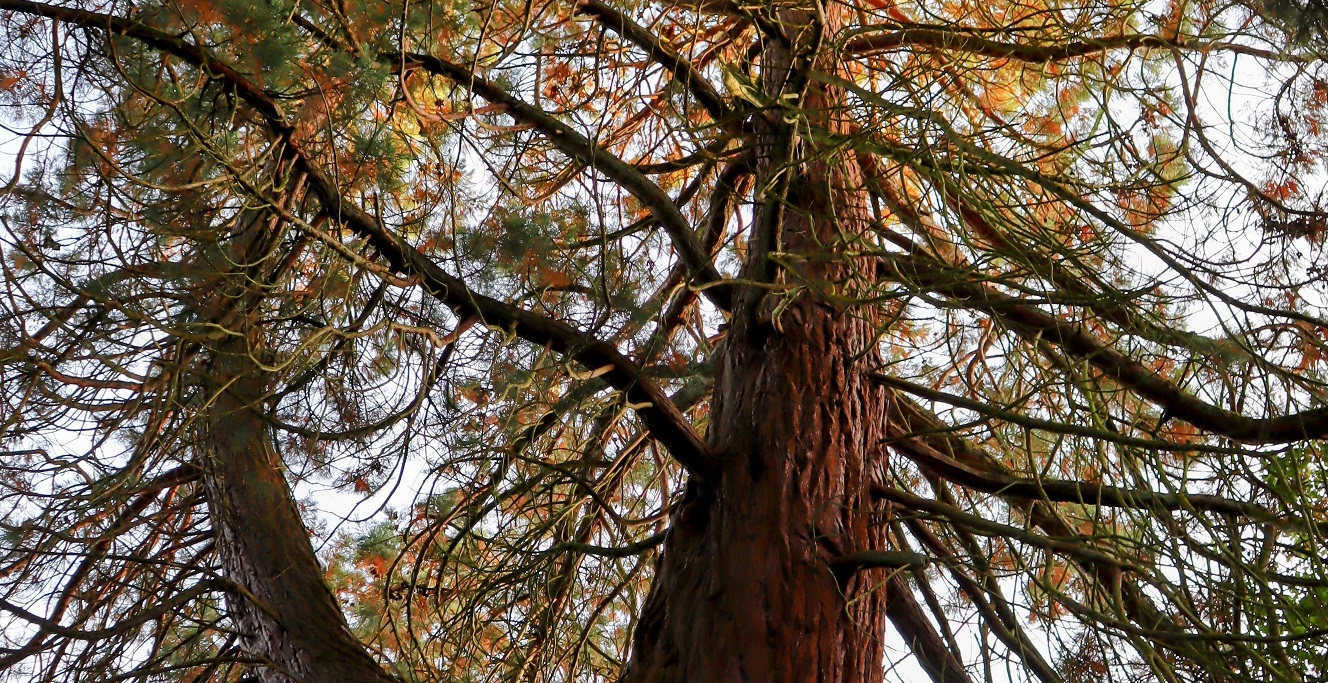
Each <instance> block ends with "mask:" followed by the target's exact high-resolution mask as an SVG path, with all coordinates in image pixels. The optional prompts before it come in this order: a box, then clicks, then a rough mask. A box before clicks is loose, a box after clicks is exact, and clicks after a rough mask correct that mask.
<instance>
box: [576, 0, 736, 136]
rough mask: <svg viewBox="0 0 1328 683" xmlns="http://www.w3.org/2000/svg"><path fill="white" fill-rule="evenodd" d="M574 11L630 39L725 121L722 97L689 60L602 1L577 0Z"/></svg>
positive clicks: (717, 119)
mask: <svg viewBox="0 0 1328 683" xmlns="http://www.w3.org/2000/svg"><path fill="white" fill-rule="evenodd" d="M577 12H579V13H581V14H586V15H590V16H593V17H595V19H597V20H598V21H599V22H600V23H602V24H604V25H605V26H607V27H608V28H609V29H610V30H612V31H614V32H616V33H618V34H619V35H621V36H622V37H624V38H626V39H627V40H629V41H631V42H632V44H634V45H636V46H637V47H638V48H640V49H641V50H642V51H643V52H645V53H646V55H647V56H649V57H650V58H651V59H653V60H655V61H656V62H658V63H659V64H660V65H661V66H663V67H664V68H666V69H668V70H669V73H671V74H673V77H674V78H676V79H677V80H678V81H679V82H680V83H682V84H683V85H684V86H686V87H687V88H688V89H689V90H690V91H691V92H692V95H693V96H694V97H695V98H696V101H697V102H699V103H701V106H702V107H705V110H706V111H707V112H709V114H710V118H711V119H713V120H714V121H715V122H716V123H718V124H720V125H724V124H725V123H726V122H728V120H729V117H730V112H729V108H728V106H727V105H726V104H725V103H724V98H722V97H720V95H719V93H718V92H716V91H715V88H714V86H712V85H710V81H708V80H706V78H705V77H704V76H702V75H701V74H699V73H697V71H696V69H695V68H694V67H693V66H692V63H691V62H690V61H689V60H688V59H687V58H686V57H683V56H682V55H680V54H679V53H678V51H677V50H675V49H673V48H672V47H670V46H669V45H667V44H666V43H665V42H664V41H663V40H660V39H659V38H658V37H656V36H655V34H653V33H651V32H650V31H648V30H646V29H645V28H644V27H642V26H641V25H640V24H637V23H636V22H634V21H632V19H631V17H628V16H627V15H625V14H623V13H622V12H619V11H618V10H616V9H614V8H613V7H610V6H609V5H608V4H606V3H605V2H603V0H578V2H577Z"/></svg>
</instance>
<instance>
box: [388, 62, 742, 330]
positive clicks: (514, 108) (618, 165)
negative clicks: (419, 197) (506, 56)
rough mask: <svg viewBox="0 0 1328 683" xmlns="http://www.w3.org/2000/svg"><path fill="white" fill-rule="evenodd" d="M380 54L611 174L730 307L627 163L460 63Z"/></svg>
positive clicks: (696, 277) (684, 226)
mask: <svg viewBox="0 0 1328 683" xmlns="http://www.w3.org/2000/svg"><path fill="white" fill-rule="evenodd" d="M381 59H383V60H384V61H387V62H390V63H392V64H403V63H404V65H405V68H407V69H409V68H411V67H418V68H422V69H424V70H425V71H427V72H429V73H431V74H434V75H437V76H442V77H444V78H447V79H448V80H451V81H452V82H454V83H456V84H458V85H460V86H462V87H464V88H467V89H469V90H470V91H471V92H473V93H475V94H476V95H479V96H480V97H483V98H484V99H486V100H488V101H489V102H492V103H494V104H500V105H503V106H504V107H506V110H505V112H504V113H506V114H507V115H508V116H511V117H512V118H513V119H516V120H517V121H519V122H521V123H524V124H528V125H530V126H532V127H533V128H534V129H535V130H537V131H539V132H540V133H542V134H543V135H544V137H545V138H546V139H547V140H548V141H549V143H550V144H552V145H553V146H554V147H556V148H558V150H559V151H561V152H563V153H564V154H566V155H568V156H570V157H572V158H573V159H576V160H577V161H580V162H582V163H584V164H586V165H588V166H590V167H592V168H594V169H596V170H598V171H600V172H601V173H603V174H604V175H606V176H608V177H609V178H611V179H612V180H613V181H614V182H616V183H618V185H620V186H621V187H622V188H623V189H625V190H627V191H628V192H630V193H631V194H632V196H634V197H636V198H637V200H639V201H640V202H641V203H642V204H644V205H645V207H646V209H647V210H648V211H650V213H651V215H653V216H654V217H655V220H657V221H659V224H660V226H661V227H663V228H664V232H665V233H667V234H668V236H669V238H670V239H671V240H672V241H673V248H674V249H675V250H676V251H677V252H678V258H679V259H681V260H682V262H683V264H684V265H686V266H687V272H688V273H689V274H690V275H691V278H692V280H693V281H694V282H695V283H696V284H697V285H698V286H700V287H703V289H702V291H703V293H704V294H705V296H706V298H707V299H710V301H711V303H713V304H715V306H717V307H718V308H720V309H721V310H725V311H727V310H729V309H730V308H731V296H730V293H729V287H728V286H727V285H726V284H725V283H724V282H723V278H722V277H721V276H720V274H719V271H717V270H715V266H714V264H713V263H711V262H710V255H709V254H707V253H706V250H705V249H704V248H703V247H702V246H701V243H700V241H699V240H698V239H697V238H696V233H695V232H694V231H693V230H692V227H691V225H690V224H689V223H688V222H687V219H686V217H684V216H683V215H682V212H681V211H679V210H678V206H677V204H675V203H674V202H673V200H672V199H670V198H669V196H668V195H667V194H666V193H665V192H664V191H663V190H661V189H660V188H659V186H658V185H656V184H655V183H654V182H652V181H651V180H650V179H649V178H647V177H646V176H645V174H643V173H641V172H640V171H638V170H637V169H636V168H635V167H633V166H632V165H631V164H629V163H627V162H625V161H623V160H622V159H619V158H618V157H617V156H615V155H613V154H612V153H610V152H609V151H608V150H606V149H604V148H603V147H600V146H599V145H598V144H596V143H595V142H594V141H592V140H590V139H588V138H586V137H585V136H583V135H581V134H580V133H578V132H576V130H574V129H573V128H572V127H571V126H569V125H567V124H565V123H563V122H562V121H559V120H558V119H556V118H554V117H553V116H551V115H549V114H548V113H547V112H545V111H543V110H542V109H539V108H537V107H535V106H533V105H531V104H529V103H527V102H525V101H524V100H522V99H520V98H518V97H516V96H514V95H512V94H511V93H509V92H507V91H506V90H504V89H502V88H500V87H498V86H497V85H495V84H493V83H490V82H489V81H487V80H485V79H483V78H481V77H480V76H479V75H478V74H476V73H474V72H472V71H471V70H470V69H468V68H466V67H464V66H462V65H460V64H457V63H455V62H451V61H448V60H446V59H444V58H442V57H438V56H436V55H426V54H406V55H402V54H394V53H386V54H383V55H382V56H381Z"/></svg>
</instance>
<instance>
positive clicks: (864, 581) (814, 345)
mask: <svg viewBox="0 0 1328 683" xmlns="http://www.w3.org/2000/svg"><path fill="white" fill-rule="evenodd" d="M781 18H782V19H783V21H782V22H781V23H783V24H784V25H785V26H786V27H798V26H802V27H806V26H808V25H809V24H810V23H811V16H810V15H809V14H808V13H805V12H785V13H784V15H783V17H781ZM798 39H804V40H805V39H808V35H806V34H804V35H802V36H799V37H798V38H796V39H795V44H798ZM773 42H774V41H772V43H773ZM791 61H792V57H790V56H789V54H788V53H787V51H783V50H780V49H778V48H771V49H767V51H766V54H765V55H764V57H763V64H764V66H763V69H764V73H765V75H766V79H767V88H771V82H772V81H773V79H772V78H771V75H772V74H773V73H775V72H776V70H777V69H778V68H779V67H780V65H787V64H789V63H790V62H791ZM827 66H829V67H831V68H829V69H827ZM818 67H819V68H821V69H826V70H832V71H833V65H818ZM770 94H772V95H775V94H777V93H775V92H773V89H772V92H771V93H770ZM840 96H841V95H840V94H839V93H834V92H828V91H826V90H822V89H819V88H818V86H817V85H816V84H815V83H813V84H812V85H811V87H810V89H809V93H808V97H807V99H806V100H805V106H804V111H807V112H809V114H808V116H809V118H813V119H819V120H817V123H818V124H819V125H823V126H826V127H829V128H832V129H834V128H842V126H841V125H839V124H837V123H835V122H833V121H830V120H829V116H824V115H820V114H818V112H826V111H832V110H833V107H830V106H828V105H829V104H831V103H833V102H835V101H836V100H837V99H838V98H839V97H840ZM770 139H771V140H773V141H772V142H768V143H767V145H766V154H765V156H766V158H765V159H762V160H761V162H760V163H759V164H758V177H757V179H756V187H757V188H758V189H759V188H766V187H770V182H771V178H772V176H773V174H774V172H775V171H776V170H777V169H775V168H772V167H773V166H775V164H774V163H772V160H771V157H772V156H776V155H777V154H778V153H777V152H774V153H772V152H771V150H772V149H777V145H778V141H777V136H775V135H771V136H770ZM806 151H807V150H806V149H803V150H801V152H802V153H803V154H805V152H806ZM794 154H795V155H797V154H799V152H798V151H795V152H794ZM862 186H863V183H862V180H861V176H860V173H859V172H858V169H857V167H856V164H855V163H854V160H853V158H852V156H851V152H850V153H844V154H840V155H837V156H834V157H832V158H830V159H828V160H818V161H814V162H810V163H804V164H802V165H801V166H800V168H799V169H798V171H797V172H796V173H794V174H793V175H792V176H791V177H790V179H789V188H788V197H787V199H788V201H787V203H786V204H785V206H786V207H787V208H785V210H784V211H783V213H782V217H781V218H779V219H778V221H779V230H780V233H781V237H780V239H779V241H778V244H779V245H780V250H781V251H784V252H792V253H799V254H812V253H822V254H824V253H825V252H827V251H828V252H832V253H833V252H835V251H839V250H841V248H842V245H843V244H844V242H845V240H846V238H847V239H852V238H853V237H854V236H857V235H861V234H863V233H864V232H866V230H867V227H868V220H869V213H868V211H867V202H866V197H865V194H864V193H863V192H862V191H861V189H860V188H862ZM774 205H777V202H776V201H767V202H765V208H764V210H763V211H766V212H768V211H771V210H773V209H772V208H771V207H772V206H774ZM761 221H762V217H761V216H760V215H758V217H757V221H756V223H757V224H758V225H759V224H760V223H761ZM753 243H754V244H756V245H757V246H755V247H754V249H759V238H754V239H753ZM852 265H853V264H850V263H846V262H844V261H842V260H841V261H839V262H838V263H825V262H824V261H822V262H820V263H819V264H817V263H815V262H814V261H809V262H808V265H804V266H801V267H799V270H798V272H797V276H796V277H794V276H789V277H788V278H787V280H786V281H787V282H789V283H793V282H797V281H798V280H799V279H801V280H804V281H808V280H810V281H812V282H814V283H815V284H813V286H812V287H810V288H809V290H807V291H803V292H802V293H800V294H798V295H796V297H795V298H794V299H793V301H792V302H791V303H789V304H788V305H787V307H786V308H784V310H782V311H781V312H778V313H776V312H775V311H774V309H775V306H776V304H777V303H778V302H779V301H782V298H780V297H774V296H771V297H766V298H765V300H761V299H759V298H757V297H739V298H740V299H747V300H748V302H747V303H742V304H739V306H738V308H737V310H735V311H734V315H733V318H732V324H731V326H730V328H729V331H728V334H727V336H726V340H725V342H724V344H723V346H722V348H721V350H719V352H718V353H719V356H718V359H717V360H718V362H717V366H716V367H717V375H716V379H715V391H714V396H713V398H712V404H711V422H710V427H709V434H708V440H709V442H710V444H711V445H712V446H713V447H714V449H715V452H716V453H718V454H719V456H720V458H721V459H722V472H721V474H720V476H719V477H718V479H717V480H716V481H713V482H709V483H699V482H693V483H691V484H689V486H688V489H687V492H686V494H685V497H684V500H683V502H682V504H681V506H680V507H679V509H678V511H677V512H676V514H675V515H674V518H673V526H672V528H671V530H670V532H669V537H668V539H667V540H666V541H665V545H664V551H663V554H662V556H661V559H660V563H659V566H658V574H657V576H656V578H655V584H654V586H653V588H652V593H651V597H650V599H649V601H648V602H647V605H646V607H645V610H644V613H643V615H642V617H641V621H640V625H639V626H638V628H637V632H636V634H635V637H634V643H633V655H632V661H631V663H630V664H629V667H628V672H627V674H626V676H625V679H624V680H625V681H628V682H629V683H665V682H669V683H673V682H677V683H682V682H684V681H688V682H704V681H760V682H763V683H764V682H771V683H779V682H788V683H793V682H797V683H814V682H825V683H831V682H834V683H850V682H851V683H871V682H874V681H880V680H881V678H882V676H883V662H884V644H883V639H884V637H885V624H886V614H887V609H886V604H885V594H884V591H883V590H882V585H881V584H882V582H883V581H884V580H885V579H886V577H887V576H888V574H887V572H886V571H885V570H864V571H859V572H857V573H856V574H854V575H852V576H849V577H836V575H835V573H834V572H832V570H831V569H830V567H829V565H828V564H827V560H828V559H830V558H832V557H834V556H837V555H842V554H845V553H851V552H854V551H859V550H868V549H884V548H885V547H886V541H885V528H884V525H883V524H882V522H883V519H882V516H883V514H884V513H883V511H882V508H881V506H880V505H879V504H876V503H874V502H873V500H872V496H871V494H870V486H871V484H872V483H873V482H878V483H879V482H881V481H882V478H883V476H884V451H883V442H884V440H885V438H886V414H887V411H886V406H887V404H886V400H887V397H886V394H885V392H883V391H882V390H881V389H880V388H879V387H878V386H877V385H876V384H875V383H873V382H872V381H871V380H870V379H869V378H868V377H867V374H866V373H867V372H868V371H869V370H870V369H872V368H874V367H877V366H879V361H880V355H879V353H878V352H877V351H876V347H875V326H874V324H873V322H872V321H871V320H864V319H862V318H861V317H857V316H858V315H860V314H861V311H860V310H848V311H845V310H844V307H843V306H842V305H839V304H836V303H835V302H834V301H832V298H831V297H827V296H825V295H824V294H823V292H825V291H835V292H838V293H841V294H843V293H847V291H848V289H846V288H845V287H844V286H843V282H844V281H846V280H847V278H848V276H849V274H850V271H851V268H852ZM762 268H763V266H762V264H761V263H759V262H756V261H755V260H753V262H751V263H749V264H748V265H747V268H746V272H747V273H748V274H751V273H760V272H761V270H762ZM814 290H820V291H819V292H817V291H814ZM772 318H774V319H777V323H778V324H777V326H776V325H775V320H772Z"/></svg>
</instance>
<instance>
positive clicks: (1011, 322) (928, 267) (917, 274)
mask: <svg viewBox="0 0 1328 683" xmlns="http://www.w3.org/2000/svg"><path fill="white" fill-rule="evenodd" d="M880 265H881V273H882V274H883V275H884V276H885V277H886V278H888V279H891V280H895V281H897V282H901V283H904V284H909V285H913V286H916V287H918V288H919V289H921V290H924V291H929V292H936V293H938V294H941V295H943V296H945V297H947V298H949V299H953V300H955V301H960V302H963V304H964V305H965V306H966V307H968V308H972V309H976V310H980V311H983V312H985V313H987V314H988V315H990V316H992V317H993V318H995V319H997V320H999V321H1000V322H1001V323H1002V324H1004V325H1005V326H1006V327H1008V328H1009V329H1011V330H1012V331H1014V332H1015V333H1016V334H1018V335H1019V336H1021V337H1023V338H1025V339H1027V340H1040V341H1045V342H1050V343H1053V344H1056V345H1057V346H1059V347H1061V348H1062V349H1064V350H1065V352H1066V353H1068V354H1070V355H1072V356H1075V357H1078V358H1082V359H1084V360H1086V361H1088V363H1089V364H1091V365H1092V366H1093V367H1095V368H1097V369H1098V370H1101V371H1102V372H1103V373H1105V374H1106V375H1107V376H1109V377H1111V378H1112V379H1114V380H1116V381H1117V382H1119V383H1120V384H1121V385H1122V386H1124V387H1125V388H1127V389H1130V390H1131V391H1133V392H1134V393H1136V394H1138V395H1140V396H1142V397H1143V398H1145V399H1147V400H1148V401H1150V402H1152V403H1154V404H1155V405H1157V406H1159V407H1160V408H1162V410H1163V414H1165V415H1168V416H1170V417H1174V418H1176V419H1179V420H1183V421H1185V422H1188V423H1190V424H1192V425H1194V426H1195V427H1198V428H1199V429H1202V430H1204V431H1207V432H1210V433H1212V434H1216V435H1218V436H1225V437H1227V438H1229V439H1232V440H1234V441H1239V442H1243V443H1249V444H1277V443H1289V442H1292V441H1301V440H1304V439H1323V438H1328V406H1324V407H1320V408H1313V409H1310V410H1305V411H1302V412H1299V413H1294V414H1291V415H1282V416H1279V417H1270V418H1252V417H1247V416H1245V415H1242V414H1240V413H1237V412H1235V411H1231V410H1226V409H1223V408H1219V407H1217V406H1215V405H1212V404H1211V403H1207V402H1205V401H1203V400H1201V399H1199V398H1198V397H1196V396H1194V395H1192V394H1189V393H1187V392H1186V391H1185V390H1183V389H1181V388H1180V387H1178V386H1176V385H1175V384H1173V383H1172V382H1170V381H1168V380H1166V379H1163V378H1162V377H1159V376H1158V375H1157V374H1156V373H1154V372H1153V371H1152V370H1150V369H1148V368H1147V367H1145V366H1144V365H1143V364H1142V363H1140V362H1139V361H1136V360H1134V359H1132V358H1130V357H1128V356H1126V355H1124V354H1122V353H1121V352H1119V351H1117V350H1115V349H1114V348H1112V347H1111V346H1110V345H1109V344H1107V343H1105V342H1103V341H1101V340H1099V339H1098V338H1097V337H1095V336H1093V334H1092V333H1090V332H1089V331H1088V330H1086V329H1084V328H1083V327H1081V326H1079V325H1076V324H1074V323H1069V322H1065V321H1062V320H1059V319H1058V318H1056V317H1055V316H1053V315H1051V314H1049V313H1047V312H1045V311H1043V310H1042V309H1040V308H1038V307H1037V306H1035V305H1033V304H1030V303H1027V302H1025V301H1023V300H1021V299H1019V298H1017V297H1014V296H1010V295H1008V294H1003V293H1001V292H998V291H996V290H995V289H993V288H992V287H989V286H986V285H982V284H979V283H976V282H974V281H973V278H972V277H971V275H970V274H969V273H966V272H964V271H961V270H958V269H955V268H950V267H947V266H945V265H944V264H942V263H940V262H938V261H936V260H935V259H932V258H929V257H925V256H922V255H911V256H906V257H899V256H889V257H886V258H883V259H881V261H880Z"/></svg>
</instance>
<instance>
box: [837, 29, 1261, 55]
mask: <svg viewBox="0 0 1328 683" xmlns="http://www.w3.org/2000/svg"><path fill="white" fill-rule="evenodd" d="M901 47H933V48H940V49H944V50H945V51H947V52H950V53H953V52H967V53H969V54H974V55H980V56H983V57H990V58H992V59H1015V60H1019V61H1023V62H1033V63H1039V64H1040V63H1044V62H1057V61H1063V60H1067V59H1076V58H1079V57H1086V56H1088V55H1092V54H1098V53H1102V52H1108V51H1112V50H1140V49H1157V50H1185V51H1197V52H1205V53H1206V52H1216V51H1227V52H1234V53H1238V54H1243V55H1249V56H1252V57H1260V58H1263V59H1286V56H1285V55H1282V54H1278V53H1276V52H1273V51H1271V50H1261V49H1259V48H1256V47H1251V46H1248V45H1240V44H1237V43H1220V42H1205V41H1195V40H1190V39H1187V38H1181V37H1173V38H1166V37H1163V36H1155V35H1146V34H1133V35H1120V36H1106V37H1103V38H1092V39H1089V40H1070V41H1066V42H1060V43H1045V42H1043V43H1006V42H1001V41H996V40H990V39H987V38H982V37H979V36H975V35H969V34H963V33H958V32H955V31H949V30H943V29H938V28H903V29H899V30H893V31H887V32H883V33H871V34H868V35H863V36H859V37H857V38H854V39H853V40H850V41H849V42H848V44H846V45H845V46H844V50H845V52H848V53H849V54H855V55H866V54H874V53H878V52H886V51H889V50H894V49H896V48H901Z"/></svg>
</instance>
